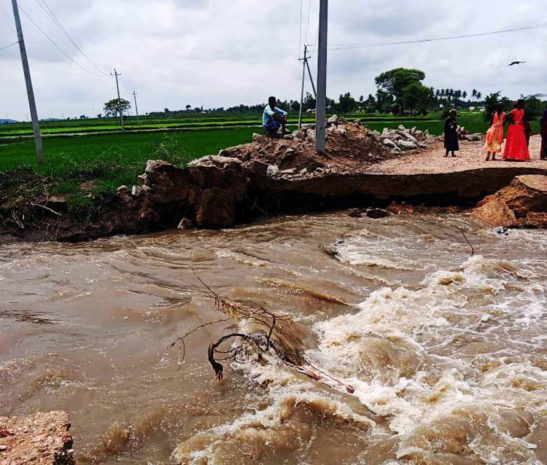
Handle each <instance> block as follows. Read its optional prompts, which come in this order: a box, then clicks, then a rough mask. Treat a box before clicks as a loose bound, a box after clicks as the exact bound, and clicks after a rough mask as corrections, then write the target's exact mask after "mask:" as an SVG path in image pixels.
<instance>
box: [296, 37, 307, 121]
mask: <svg viewBox="0 0 547 465" xmlns="http://www.w3.org/2000/svg"><path fill="white" fill-rule="evenodd" d="M299 60H301V61H302V89H301V90H300V110H299V112H298V129H300V128H301V127H302V107H303V105H304V80H305V79H306V62H307V60H308V46H307V45H304V58H299Z"/></svg>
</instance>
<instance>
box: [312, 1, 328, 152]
mask: <svg viewBox="0 0 547 465" xmlns="http://www.w3.org/2000/svg"><path fill="white" fill-rule="evenodd" d="M328 17H329V0H320V3H319V49H318V56H317V112H316V116H315V150H316V151H317V152H319V153H325V130H326V126H327V32H328Z"/></svg>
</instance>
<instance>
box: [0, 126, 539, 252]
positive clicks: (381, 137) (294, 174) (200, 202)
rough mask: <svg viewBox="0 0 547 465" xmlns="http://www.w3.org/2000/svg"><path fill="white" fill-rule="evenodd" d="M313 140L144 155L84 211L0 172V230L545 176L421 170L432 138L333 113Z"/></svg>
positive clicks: (375, 197)
mask: <svg viewBox="0 0 547 465" xmlns="http://www.w3.org/2000/svg"><path fill="white" fill-rule="evenodd" d="M314 138H315V131H314V129H313V127H308V128H303V129H301V130H299V131H295V132H294V133H293V134H291V135H289V136H286V137H284V138H281V139H271V138H267V137H264V136H259V135H255V136H254V137H253V142H251V143H250V144H244V145H240V146H237V147H232V148H229V149H225V150H222V151H221V152H220V153H219V155H218V156H207V157H203V158H201V159H199V160H194V161H193V162H191V163H189V164H188V166H187V167H185V168H177V167H175V166H173V165H171V164H169V163H166V162H163V161H161V160H151V161H149V162H148V164H147V167H146V171H145V173H144V174H143V175H141V176H139V179H138V185H136V186H132V187H130V188H129V187H126V186H121V187H120V188H118V190H117V192H116V193H115V194H113V195H112V196H110V197H108V198H102V199H94V204H93V209H92V211H87V212H84V213H86V214H85V215H84V214H78V212H77V211H76V212H74V211H72V212H71V211H69V210H68V209H67V205H66V201H65V199H63V198H59V197H52V196H50V195H49V194H48V186H47V182H46V180H44V179H42V178H40V177H38V176H36V175H33V174H32V173H19V174H18V175H17V176H19V178H20V179H15V180H13V179H7V180H6V179H4V180H3V181H2V179H0V183H3V184H2V185H1V186H0V187H2V189H0V234H5V235H7V234H10V235H11V236H15V237H19V238H25V239H27V240H71V241H76V240H85V239H93V238H97V237H101V236H108V235H113V234H133V233H146V232H151V231H158V230H163V229H168V228H174V227H177V225H179V226H180V227H184V228H185V227H191V226H197V227H205V228H219V227H229V226H233V225H235V224H238V223H240V222H243V221H246V220H249V219H252V218H257V217H263V216H268V215H275V214H279V213H297V212H310V211H321V210H326V209H331V208H344V207H362V206H380V207H385V206H387V205H388V204H390V203H391V202H392V201H395V202H406V203H407V204H414V205H422V204H424V205H432V206H439V205H440V206H464V207H472V206H474V205H475V203H476V202H477V201H478V200H479V199H480V198H482V197H483V196H484V195H487V194H492V193H494V192H496V191H497V190H498V189H500V188H502V187H504V186H507V185H508V184H509V183H510V182H511V180H512V179H513V178H514V177H515V176H517V175H521V174H545V173H547V169H546V168H547V166H546V167H543V166H536V165H535V164H534V165H525V164H521V165H519V166H517V165H509V164H505V165H503V166H497V165H494V164H493V165H488V166H481V165H477V163H476V162H474V161H473V162H468V164H467V165H466V167H465V168H464V169H458V166H459V165H460V164H461V163H462V162H464V161H465V160H463V159H460V160H458V159H452V160H451V161H448V159H443V163H444V164H445V165H446V166H444V165H443V166H442V167H441V168H439V167H438V166H437V167H436V168H433V169H429V168H428V165H429V164H431V160H433V159H434V160H438V159H439V155H438V154H437V153H436V150H437V149H438V147H437V145H438V142H436V140H435V139H434V138H432V137H430V136H429V135H428V134H427V133H426V132H421V131H417V130H416V129H405V128H403V127H400V128H398V129H396V130H385V131H384V133H382V134H380V133H379V132H377V131H371V130H370V129H369V128H367V127H365V126H363V125H361V124H360V123H358V122H347V121H344V120H342V119H340V118H332V119H330V120H329V124H328V128H327V148H326V152H325V154H323V155H319V154H317V153H316V152H315V149H314ZM464 144H475V145H474V147H475V146H476V147H478V145H477V143H473V142H465V143H464ZM431 147H434V150H435V151H432V150H431ZM465 148H466V146H465V145H464V146H463V149H464V150H465ZM479 156H480V155H479ZM449 163H450V164H449ZM498 163H501V162H498ZM393 167H396V168H395V169H394V168H393ZM17 176H16V178H17ZM416 211H419V209H418V210H416Z"/></svg>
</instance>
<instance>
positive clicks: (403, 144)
mask: <svg viewBox="0 0 547 465" xmlns="http://www.w3.org/2000/svg"><path fill="white" fill-rule="evenodd" d="M397 145H398V146H399V148H401V149H402V150H414V149H417V148H418V144H417V143H416V142H412V141H410V140H400V141H398V142H397Z"/></svg>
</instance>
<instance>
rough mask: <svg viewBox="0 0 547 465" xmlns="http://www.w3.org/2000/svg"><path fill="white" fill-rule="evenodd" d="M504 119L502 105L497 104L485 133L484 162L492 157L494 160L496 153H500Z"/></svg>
mask: <svg viewBox="0 0 547 465" xmlns="http://www.w3.org/2000/svg"><path fill="white" fill-rule="evenodd" d="M504 119H505V113H504V111H503V105H502V104H501V103H498V105H497V107H496V112H495V113H494V115H493V116H492V121H491V122H490V124H491V126H490V129H489V130H488V132H487V133H486V144H484V149H485V150H486V161H489V160H490V155H492V161H494V160H495V159H496V153H500V152H501V144H503V120H504Z"/></svg>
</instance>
